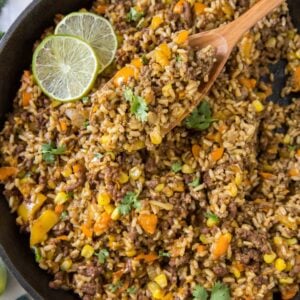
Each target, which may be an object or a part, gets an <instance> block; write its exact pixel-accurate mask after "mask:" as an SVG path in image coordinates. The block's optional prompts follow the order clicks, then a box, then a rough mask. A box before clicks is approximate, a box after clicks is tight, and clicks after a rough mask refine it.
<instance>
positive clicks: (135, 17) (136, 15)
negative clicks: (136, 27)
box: [127, 7, 144, 22]
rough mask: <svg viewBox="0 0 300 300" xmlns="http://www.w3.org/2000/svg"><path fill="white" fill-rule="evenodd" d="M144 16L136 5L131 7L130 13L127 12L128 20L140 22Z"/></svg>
mask: <svg viewBox="0 0 300 300" xmlns="http://www.w3.org/2000/svg"><path fill="white" fill-rule="evenodd" d="M143 16H144V13H143V12H139V11H137V10H136V8H135V7H131V8H130V11H129V13H128V14H127V21H128V22H131V21H133V22H138V21H139V20H140V19H141V18H142V17H143Z"/></svg>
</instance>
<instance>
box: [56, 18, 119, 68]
mask: <svg viewBox="0 0 300 300" xmlns="http://www.w3.org/2000/svg"><path fill="white" fill-rule="evenodd" d="M55 34H64V35H71V36H76V37H79V38H81V39H82V40H83V41H85V42H86V43H88V44H89V45H91V46H92V48H93V49H94V51H95V52H96V54H97V58H98V62H99V72H101V71H103V70H104V69H105V68H106V67H107V66H108V65H110V64H111V62H112V61H113V59H114V57H115V54H116V51H117V47H118V41H117V37H116V34H115V32H114V29H113V27H112V26H111V24H110V23H109V22H108V21H107V20H106V19H104V18H102V17H100V16H97V15H95V14H93V13H88V12H75V13H71V14H69V15H67V16H66V17H64V18H63V19H62V21H61V22H60V23H58V25H57V26H56V28H55Z"/></svg>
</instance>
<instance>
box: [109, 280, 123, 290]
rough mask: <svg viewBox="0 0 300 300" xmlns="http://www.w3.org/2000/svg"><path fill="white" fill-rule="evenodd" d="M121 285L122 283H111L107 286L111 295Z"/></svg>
mask: <svg viewBox="0 0 300 300" xmlns="http://www.w3.org/2000/svg"><path fill="white" fill-rule="evenodd" d="M122 285H123V282H122V281H121V280H120V281H117V282H116V283H112V284H110V285H109V287H108V288H109V289H110V290H111V292H112V293H115V292H116V291H117V290H118V289H119V288H120V287H121V286H122Z"/></svg>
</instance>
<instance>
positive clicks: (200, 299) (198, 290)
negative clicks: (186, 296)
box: [192, 284, 208, 300]
mask: <svg viewBox="0 0 300 300" xmlns="http://www.w3.org/2000/svg"><path fill="white" fill-rule="evenodd" d="M192 295H193V300H206V299H207V298H208V294H207V291H206V290H205V288H204V287H203V286H201V285H200V284H197V285H196V286H195V287H194V290H193V292H192Z"/></svg>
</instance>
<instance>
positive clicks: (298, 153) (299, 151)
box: [296, 149, 300, 157]
mask: <svg viewBox="0 0 300 300" xmlns="http://www.w3.org/2000/svg"><path fill="white" fill-rule="evenodd" d="M296 156H298V157H300V149H298V150H297V152H296Z"/></svg>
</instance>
